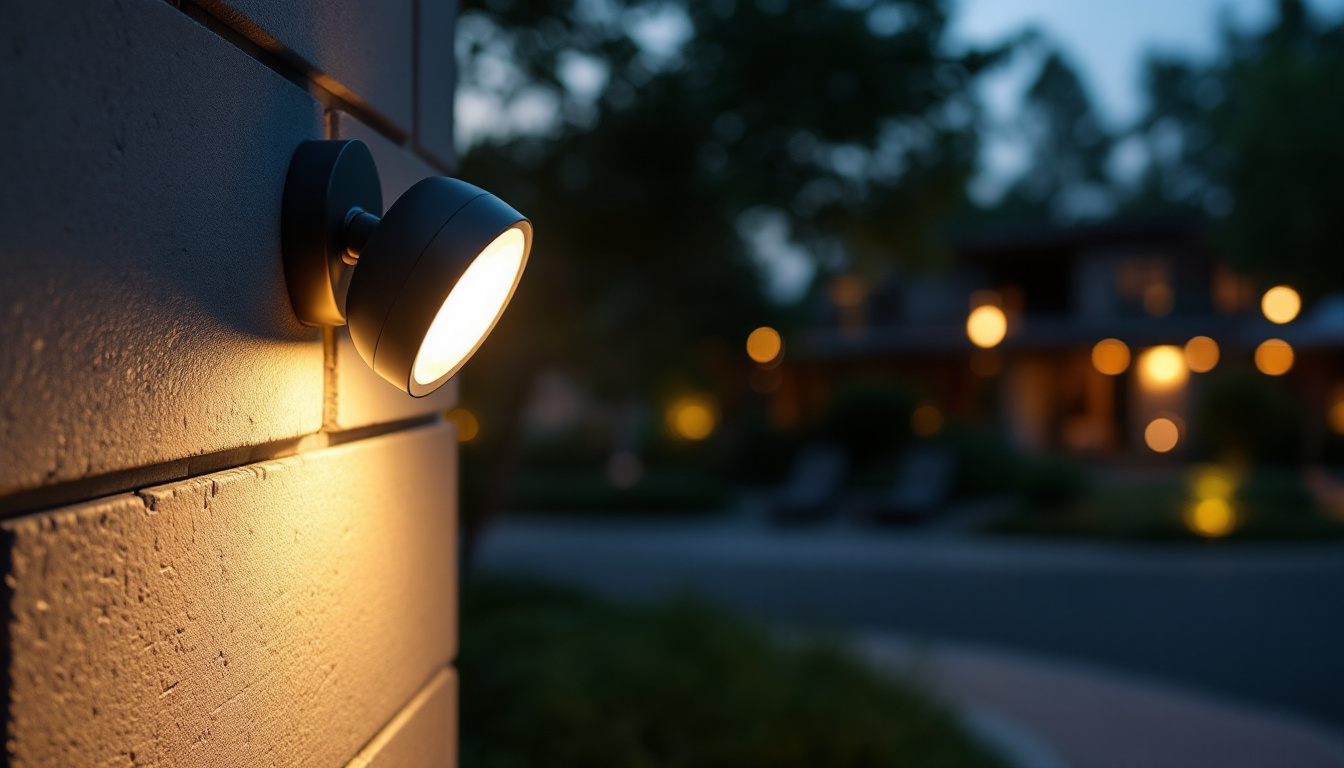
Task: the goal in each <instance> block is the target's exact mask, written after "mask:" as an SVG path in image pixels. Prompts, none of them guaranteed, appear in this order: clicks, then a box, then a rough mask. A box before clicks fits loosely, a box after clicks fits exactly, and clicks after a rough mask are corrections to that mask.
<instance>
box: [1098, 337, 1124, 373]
mask: <svg viewBox="0 0 1344 768" xmlns="http://www.w3.org/2000/svg"><path fill="white" fill-rule="evenodd" d="M1092 367H1094V368H1096V369H1097V370H1098V371H1100V372H1102V373H1104V374H1106V375H1107V376H1119V375H1120V374H1122V373H1124V372H1125V371H1126V370H1128V369H1129V346H1128V345H1126V344H1125V342H1123V341H1121V340H1119V339H1102V340H1101V341H1098V342H1097V344H1096V346H1094V347H1092Z"/></svg>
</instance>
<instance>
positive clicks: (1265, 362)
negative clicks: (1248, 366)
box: [1255, 339, 1293, 376]
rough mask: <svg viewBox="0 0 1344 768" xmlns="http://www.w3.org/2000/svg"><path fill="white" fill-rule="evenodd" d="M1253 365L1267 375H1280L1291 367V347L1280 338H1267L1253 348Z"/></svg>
mask: <svg viewBox="0 0 1344 768" xmlns="http://www.w3.org/2000/svg"><path fill="white" fill-rule="evenodd" d="M1255 367H1256V368H1259V369H1260V372H1261V373H1263V374H1265V375H1267V376H1282V375H1283V374H1285V373H1287V372H1288V371H1289V370H1290V369H1291V368H1292V367H1293V348H1292V347H1291V346H1289V345H1288V342H1286V341H1284V340H1282V339H1269V340H1267V341H1265V342H1263V343H1261V344H1260V346H1258V347H1256V348H1255Z"/></svg>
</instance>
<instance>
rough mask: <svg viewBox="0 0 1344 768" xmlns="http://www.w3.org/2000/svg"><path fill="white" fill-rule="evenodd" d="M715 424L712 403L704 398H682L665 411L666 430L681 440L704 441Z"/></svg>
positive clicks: (715, 418)
mask: <svg viewBox="0 0 1344 768" xmlns="http://www.w3.org/2000/svg"><path fill="white" fill-rule="evenodd" d="M717 422H718V417H717V416H716V415H715V409H714V403H713V402H712V401H710V400H709V399H708V398H705V397H699V396H692V397H683V398H681V399H680V400H677V401H676V402H675V403H673V404H672V407H671V408H669V409H668V411H667V426H668V429H670V430H671V431H672V434H674V435H676V436H677V437H680V438H682V439H683V440H704V439H705V438H706V437H709V436H710V435H711V434H713V433H714V427H715V426H717Z"/></svg>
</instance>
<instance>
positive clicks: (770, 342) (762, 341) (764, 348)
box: [747, 326, 784, 365]
mask: <svg viewBox="0 0 1344 768" xmlns="http://www.w3.org/2000/svg"><path fill="white" fill-rule="evenodd" d="M783 348H784V342H783V340H781V339H780V337H779V331H776V330H775V329H774V328H771V327H769V326H761V327H760V328H757V329H756V330H754V331H752V332H751V335H750V336H747V357H750V358H751V359H752V360H754V361H756V362H758V363H761V364H762V365H764V364H765V363H768V362H771V361H772V360H774V359H775V358H776V357H779V353H780V351H781V350H782V349H783Z"/></svg>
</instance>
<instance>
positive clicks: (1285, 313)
mask: <svg viewBox="0 0 1344 768" xmlns="http://www.w3.org/2000/svg"><path fill="white" fill-rule="evenodd" d="M1260 311H1261V312H1264V313H1265V317H1266V318H1267V319H1268V320H1269V322H1271V323H1278V324H1279V325H1283V324H1284V323H1288V322H1292V320H1293V318H1295V317H1297V313H1298V312H1301V311H1302V297H1301V296H1299V295H1297V291H1295V290H1293V289H1292V288H1289V287H1288V286H1286V285H1276V286H1274V287H1273V288H1270V289H1269V290H1268V291H1265V295H1264V296H1262V297H1261V298H1260Z"/></svg>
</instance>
